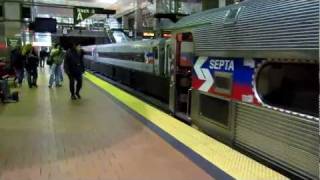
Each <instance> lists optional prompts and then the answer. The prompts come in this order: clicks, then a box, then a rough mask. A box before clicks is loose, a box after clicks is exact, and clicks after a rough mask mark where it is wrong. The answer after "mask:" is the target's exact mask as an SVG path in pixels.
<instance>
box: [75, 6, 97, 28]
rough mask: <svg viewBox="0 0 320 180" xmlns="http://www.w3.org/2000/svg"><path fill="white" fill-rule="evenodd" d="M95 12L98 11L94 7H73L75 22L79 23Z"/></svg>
mask: <svg viewBox="0 0 320 180" xmlns="http://www.w3.org/2000/svg"><path fill="white" fill-rule="evenodd" d="M95 13H96V11H95V9H93V8H86V7H75V8H74V9H73V19H74V24H79V23H80V22H81V21H83V20H85V19H87V18H88V17H90V16H92V15H94V14H95Z"/></svg>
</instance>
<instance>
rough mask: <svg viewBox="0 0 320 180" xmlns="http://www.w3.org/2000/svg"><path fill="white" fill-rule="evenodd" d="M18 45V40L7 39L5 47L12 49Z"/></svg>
mask: <svg viewBox="0 0 320 180" xmlns="http://www.w3.org/2000/svg"><path fill="white" fill-rule="evenodd" d="M19 43H20V39H19V38H7V47H11V48H14V47H16V46H17V45H18V44H19Z"/></svg>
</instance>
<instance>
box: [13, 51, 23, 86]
mask: <svg viewBox="0 0 320 180" xmlns="http://www.w3.org/2000/svg"><path fill="white" fill-rule="evenodd" d="M10 60H11V66H12V68H13V70H14V72H15V74H16V77H17V80H18V86H19V87H21V85H22V81H23V78H24V65H25V60H24V57H23V56H22V54H21V47H20V46H17V47H16V48H15V49H13V50H12V51H11V54H10Z"/></svg>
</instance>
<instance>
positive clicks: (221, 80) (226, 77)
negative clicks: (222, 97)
mask: <svg viewBox="0 0 320 180" xmlns="http://www.w3.org/2000/svg"><path fill="white" fill-rule="evenodd" d="M214 81H215V87H216V92H218V93H222V94H227V95H230V94H231V90H232V73H226V72H215V77H214Z"/></svg>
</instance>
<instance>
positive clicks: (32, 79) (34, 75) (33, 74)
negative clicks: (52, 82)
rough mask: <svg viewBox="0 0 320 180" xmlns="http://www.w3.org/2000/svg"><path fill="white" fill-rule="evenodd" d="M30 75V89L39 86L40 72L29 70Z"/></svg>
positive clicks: (34, 69) (35, 69) (33, 69)
mask: <svg viewBox="0 0 320 180" xmlns="http://www.w3.org/2000/svg"><path fill="white" fill-rule="evenodd" d="M27 75H28V85H29V87H32V86H37V79H38V70H37V68H32V69H28V70H27Z"/></svg>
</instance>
